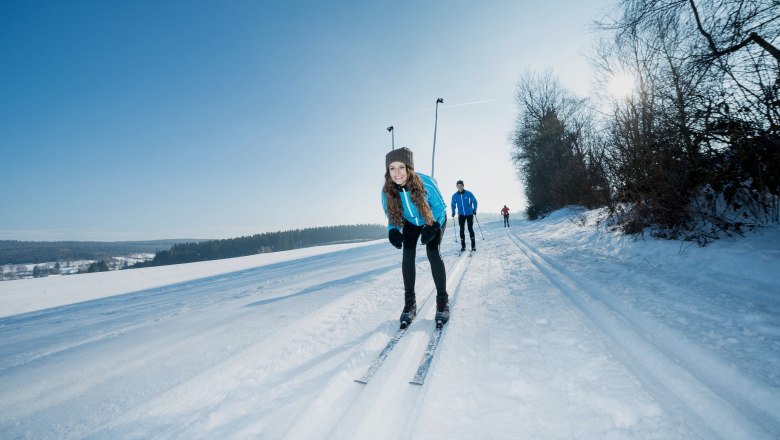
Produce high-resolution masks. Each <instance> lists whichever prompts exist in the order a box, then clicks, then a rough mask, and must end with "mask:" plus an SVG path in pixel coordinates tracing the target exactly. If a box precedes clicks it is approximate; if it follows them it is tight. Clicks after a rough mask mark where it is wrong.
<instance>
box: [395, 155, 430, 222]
mask: <svg viewBox="0 0 780 440" xmlns="http://www.w3.org/2000/svg"><path fill="white" fill-rule="evenodd" d="M406 172H407V174H408V176H407V179H406V185H405V186H406V189H408V190H409V192H410V195H411V196H412V202H414V204H415V205H416V206H417V209H418V210H419V211H420V214H422V216H423V217H424V218H425V223H426V224H429V225H430V224H433V221H434V220H433V213H431V207H430V206H428V201H427V200H426V192H425V187H424V186H423V183H422V180H420V177H419V176H417V174H416V173H415V172H414V170H413V169H412V168H410V167H408V166H407V167H406ZM382 191H383V192H384V193H385V200H386V202H387V218H388V219H389V220H390V224H391V225H395V226H403V224H404V208H403V206H401V194H400V193H399V191H398V185H396V184H395V182H393V179H392V178H391V177H390V170H389V169H387V170H385V186H384V187H383V188H382Z"/></svg>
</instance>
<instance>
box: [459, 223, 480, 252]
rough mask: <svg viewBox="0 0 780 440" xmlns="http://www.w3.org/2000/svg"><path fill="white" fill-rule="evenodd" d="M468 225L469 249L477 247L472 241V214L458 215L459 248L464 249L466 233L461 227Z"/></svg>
mask: <svg viewBox="0 0 780 440" xmlns="http://www.w3.org/2000/svg"><path fill="white" fill-rule="evenodd" d="M466 223H468V225H469V237H471V249H475V248H476V247H477V243H476V242H475V241H474V214H472V215H459V216H458V225H460V247H461V248H465V247H466V231H464V230H463V226H464V225H465V224H466Z"/></svg>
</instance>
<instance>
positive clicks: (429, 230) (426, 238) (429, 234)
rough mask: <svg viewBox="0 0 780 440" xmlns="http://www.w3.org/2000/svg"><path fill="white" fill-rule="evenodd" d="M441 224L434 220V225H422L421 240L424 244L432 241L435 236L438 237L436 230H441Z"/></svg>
mask: <svg viewBox="0 0 780 440" xmlns="http://www.w3.org/2000/svg"><path fill="white" fill-rule="evenodd" d="M439 228H441V226H439V222H433V224H432V225H430V226H429V225H424V226H423V227H422V231H421V232H420V241H421V242H422V244H428V243H430V242H431V241H432V240H433V239H434V238H436V231H438V230H439Z"/></svg>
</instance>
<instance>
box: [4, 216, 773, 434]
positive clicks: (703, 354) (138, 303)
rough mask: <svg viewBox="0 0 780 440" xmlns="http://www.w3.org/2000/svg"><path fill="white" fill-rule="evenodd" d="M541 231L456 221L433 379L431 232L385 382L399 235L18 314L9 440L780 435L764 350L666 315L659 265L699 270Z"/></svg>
mask: <svg viewBox="0 0 780 440" xmlns="http://www.w3.org/2000/svg"><path fill="white" fill-rule="evenodd" d="M535 227H536V226H534V225H533V224H522V223H521V224H520V226H513V228H512V229H509V230H507V229H504V228H501V225H500V223H499V222H496V223H488V224H483V225H482V228H483V229H484V234H485V236H486V240H482V239H481V237H479V236H478V241H477V246H478V251H477V252H476V253H475V254H474V255H473V256H469V255H468V254H464V255H461V256H459V255H458V253H457V249H458V248H459V245H458V244H455V243H453V242H452V241H451V239H450V241H448V240H447V237H450V236H451V234H450V235H445V239H444V242H443V243H442V246H441V248H442V254H443V257H444V260H445V265H446V267H447V285H448V290H449V293H450V295H451V306H452V314H451V319H450V322H449V323H448V324H447V326H445V330H444V333H443V336H442V340H441V343H440V345H439V348H438V351H437V353H436V356H435V358H434V360H433V364H432V366H431V370H430V373H429V375H428V378H427V380H426V382H425V384H424V385H423V386H415V385H410V384H409V380H410V379H411V378H412V377H413V376H414V373H415V371H416V369H417V366H418V363H419V362H420V360H421V358H422V354H423V351H424V349H425V345H426V343H427V342H428V339H429V336H430V334H431V332H432V331H433V329H434V322H433V315H434V303H435V300H434V298H433V295H435V293H434V291H435V289H434V286H433V282H432V280H431V277H430V267H429V265H428V262H427V259H426V257H425V248H424V247H423V246H420V247H418V260H417V292H418V304H421V303H424V304H423V305H422V306H421V310H420V312H419V314H418V316H417V318H416V320H415V321H414V322H413V323H412V325H411V326H410V328H409V330H408V334H407V335H406V336H404V338H403V339H402V341H401V342H400V343H399V344H398V346H397V347H396V348H395V350H394V351H393V352H392V353H391V354H390V355H389V356H388V358H387V360H386V362H385V364H384V365H383V366H382V367H381V369H380V370H379V371H378V372H377V373H376V375H375V376H374V377H373V378H372V380H371V381H370V382H369V383H368V384H366V385H363V384H358V383H355V382H354V379H355V378H357V377H359V376H360V375H361V374H362V373H363V372H365V370H366V368H368V366H369V364H370V363H371V362H372V361H373V359H374V358H375V357H376V355H377V354H378V353H379V351H380V350H381V349H382V348H383V347H384V345H385V343H386V342H387V340H388V339H389V338H390V337H391V336H392V334H393V333H394V332H395V330H396V329H397V327H398V320H397V318H398V315H399V313H400V310H401V306H402V291H403V283H402V280H401V271H400V260H401V253H400V252H399V251H397V250H395V249H393V248H392V247H391V246H390V245H389V244H387V243H386V242H380V243H377V244H376V245H371V246H366V247H361V248H357V249H353V250H348V251H339V252H333V253H329V254H324V255H320V256H315V257H308V258H303V259H299V260H295V261H291V262H286V263H279V264H274V265H269V266H264V267H259V268H256V269H249V270H244V271H240V272H234V273H229V274H225V275H220V276H216V277H210V278H205V279H201V280H194V281H191V282H187V283H181V284H176V285H172V286H168V287H164V288H156V289H149V290H145V291H139V292H135V293H132V294H128V295H121V296H116V297H111V298H105V299H102V300H95V301H90V302H86V303H81V304H74V305H71V306H65V307H58V308H55V309H49V310H43V311H40V312H33V313H27V314H23V315H17V316H11V317H8V318H3V319H0V338H2V341H3V344H2V345H0V389H2V390H3V399H2V400H0V438H58V439H59V438H290V439H334V438H335V439H361V438H372V439H397V438H425V439H438V438H441V439H444V438H446V439H472V438H539V439H566V438H610V439H623V438H625V439H633V438H649V439H653V438H686V439H713V438H715V439H717V438H721V439H748V438H749V439H764V438H766V439H769V438H777V437H778V436H780V431H779V430H778V427H779V426H780V421H779V420H778V416H777V412H776V411H773V408H776V407H778V404H779V403H780V394H778V390H777V388H776V387H772V386H766V384H762V383H759V382H756V380H755V379H754V376H750V375H747V374H742V373H741V370H747V369H748V368H749V366H750V364H751V355H750V354H749V353H748V354H746V353H740V354H739V356H738V357H734V358H733V359H730V360H729V363H726V362H725V360H724V359H725V358H724V357H722V356H718V355H717V353H714V352H713V351H712V350H711V348H709V347H707V346H704V345H702V344H700V343H697V341H700V340H702V339H703V338H701V337H699V338H698V339H695V338H689V337H688V335H686V334H685V333H682V332H680V331H678V330H676V329H674V328H672V327H673V326H672V325H664V324H665V323H662V322H660V321H659V316H661V315H659V314H658V313H657V312H656V311H654V308H653V307H659V308H661V307H666V305H665V304H666V303H662V302H658V304H653V303H651V302H650V301H652V298H655V297H658V296H662V295H663V294H664V292H666V291H672V290H673V287H672V286H670V285H665V284H659V283H661V282H659V281H658V280H657V279H656V277H660V278H663V279H666V278H671V279H674V278H675V277H684V276H686V274H681V273H677V272H675V271H674V269H673V268H664V270H665V271H666V272H664V273H663V274H661V275H659V274H658V273H655V274H651V275H652V279H649V278H648V279H647V280H645V278H644V277H645V275H641V274H639V275H638V274H636V272H637V271H636V270H635V268H634V267H632V266H630V264H632V263H631V262H630V261H626V262H619V263H618V266H617V267H618V268H617V269H613V268H612V266H602V265H600V263H599V262H598V260H597V259H596V260H594V262H588V260H587V259H588V258H591V256H589V255H580V254H576V255H567V253H566V252H567V250H566V249H560V248H555V247H550V246H549V244H548V245H547V246H544V243H542V244H540V243H539V242H536V241H533V240H531V239H529V238H528V235H527V234H531V233H533V232H534V228H535ZM447 232H449V231H447ZM578 251H579V252H582V250H578ZM574 261H581V262H580V263H579V264H580V266H578V267H574V268H573V266H574V265H573V262H574ZM611 264H615V263H611ZM626 268H628V269H626ZM574 269H577V270H574ZM659 270H660V269H659ZM610 271H615V273H614V274H613V273H611V272H610ZM590 273H599V274H600V276H599V277H596V278H595V279H590V278H588V277H587V275H588V274H590ZM613 275H614V276H613ZM621 277H627V278H628V279H629V281H632V282H637V281H641V282H639V283H635V284H631V285H627V284H621V283H620V282H619V281H620V280H619V278H621ZM648 277H650V275H648ZM616 279H618V280H617V281H615V280H616ZM645 281H646V282H645ZM605 283H607V284H605ZM704 284H705V285H703V286H702V288H703V289H709V290H708V291H716V292H717V291H718V289H723V290H724V291H727V290H728V289H729V286H728V285H726V284H724V280H714V281H711V282H710V284H707V282H704ZM640 300H641V301H647V303H636V302H632V301H640ZM680 301H684V300H683V299H681V300H680ZM697 301H702V300H701V299H700V298H699V299H697ZM718 301H720V300H719V299H718V298H716V297H715V296H713V299H712V300H711V303H707V304H701V303H697V304H698V305H697V306H701V307H705V308H712V309H715V308H717V307H723V304H719V303H718ZM637 304H639V305H641V306H643V307H644V308H643V309H642V310H639V309H637V308H636V307H639V306H638V305H637ZM648 304H649V305H648ZM716 324H717V323H716ZM705 330H706V329H702V330H701V331H705ZM756 356H758V355H756Z"/></svg>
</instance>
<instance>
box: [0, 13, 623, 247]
mask: <svg viewBox="0 0 780 440" xmlns="http://www.w3.org/2000/svg"><path fill="white" fill-rule="evenodd" d="M611 4H612V2H611V1H606V0H604V1H601V0H599V1H590V2H588V1H575V0H572V1H559V2H530V1H490V0H487V1H479V2H478V1H445V0H435V1H426V2H416V1H395V2H363V1H354V2H346V1H334V2H305V1H285V2H281V1H279V2H275V1H273V2H272V1H226V2H217V1H130V2H127V1H89V2H87V1H73V2H56V1H34V0H32V1H5V2H2V3H0V50H2V53H3V61H2V63H0V80H2V84H3V85H2V88H1V89H0V157H1V159H0V185H1V187H2V189H3V203H2V204H0V206H2V208H0V239H16V240H141V239H158V238H227V237H235V236H241V235H250V234H255V233H260V232H267V231H275V230H284V229H291V228H299V227H307V226H327V225H336V224H354V223H384V222H385V219H384V216H383V212H382V209H381V203H380V198H379V191H380V188H381V185H382V181H383V174H384V169H383V167H384V155H385V154H386V152H387V151H388V150H389V149H390V143H391V136H390V134H389V133H388V132H387V130H386V127H387V126H389V125H393V126H394V127H395V145H396V147H400V146H407V147H409V148H411V149H412V150H413V151H414V153H415V167H416V169H417V170H418V171H420V172H423V173H428V174H430V171H431V154H432V143H433V128H434V127H433V126H434V109H435V101H436V98H438V97H442V98H444V100H445V102H444V104H440V105H439V112H438V113H439V119H438V135H437V141H436V165H435V176H434V177H435V178H436V179H437V180H438V181H439V186H440V188H441V190H442V193H444V194H445V199H447V200H449V197H450V195H451V194H452V192H454V191H455V181H456V180H458V179H463V180H464V181H465V182H466V187H467V189H470V190H471V191H472V192H474V193H475V195H476V196H477V198H478V199H479V201H480V211H481V212H496V213H497V212H498V211H499V210H500V209H501V207H503V205H504V204H507V205H509V207H510V208H512V209H513V212H515V213H517V212H519V211H520V210H522V209H523V207H524V206H523V204H524V199H523V195H522V187H521V184H520V182H519V180H518V178H517V176H516V174H515V171H514V168H513V167H512V165H511V163H510V149H511V144H510V141H509V136H510V134H511V132H512V129H513V124H514V120H515V117H516V115H517V108H516V105H515V102H514V91H515V84H516V81H517V79H518V78H519V76H520V74H521V73H522V72H523V71H524V70H525V69H536V70H541V69H544V68H552V69H553V70H554V71H555V72H556V73H557V74H558V76H559V77H560V79H561V81H562V83H563V84H564V85H565V86H567V87H569V88H570V89H572V90H574V91H575V92H577V93H579V94H581V95H584V94H586V93H587V92H588V87H589V78H590V73H589V67H588V64H587V62H586V60H585V54H586V52H587V51H588V49H589V47H590V41H591V40H592V38H591V34H590V31H589V26H590V25H591V23H592V21H593V20H594V19H596V18H597V17H598V16H599V14H601V13H603V12H604V10H605V8H606V7H608V6H610V5H611Z"/></svg>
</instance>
